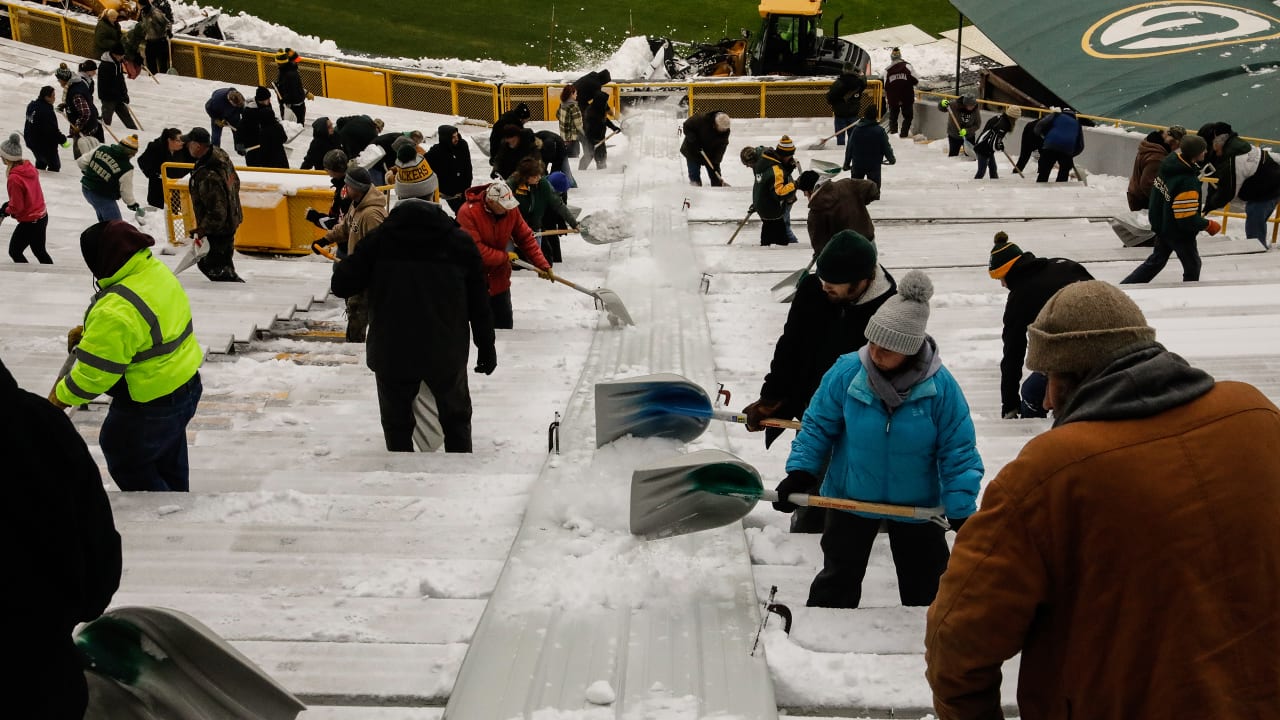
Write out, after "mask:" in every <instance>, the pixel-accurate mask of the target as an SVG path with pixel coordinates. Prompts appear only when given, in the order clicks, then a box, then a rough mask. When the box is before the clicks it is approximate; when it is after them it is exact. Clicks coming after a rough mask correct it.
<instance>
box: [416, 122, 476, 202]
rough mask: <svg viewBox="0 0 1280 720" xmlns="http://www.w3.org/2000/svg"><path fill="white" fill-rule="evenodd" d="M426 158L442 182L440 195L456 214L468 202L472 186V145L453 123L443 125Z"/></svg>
mask: <svg viewBox="0 0 1280 720" xmlns="http://www.w3.org/2000/svg"><path fill="white" fill-rule="evenodd" d="M427 162H428V163H429V164H430V165H431V169H432V170H434V171H435V173H436V177H438V178H439V182H440V195H441V197H443V198H444V201H445V202H446V203H448V204H449V209H450V210H452V211H453V214H454V215H457V214H458V211H459V210H461V209H462V204H463V203H464V202H466V197H465V193H466V192H467V188H469V187H471V176H472V171H471V147H470V146H469V145H468V144H467V141H466V140H464V139H462V133H460V132H458V128H456V127H454V126H453V125H441V126H440V128H439V129H438V130H437V131H436V144H435V145H432V146H431V147H430V148H429V149H428V150H427Z"/></svg>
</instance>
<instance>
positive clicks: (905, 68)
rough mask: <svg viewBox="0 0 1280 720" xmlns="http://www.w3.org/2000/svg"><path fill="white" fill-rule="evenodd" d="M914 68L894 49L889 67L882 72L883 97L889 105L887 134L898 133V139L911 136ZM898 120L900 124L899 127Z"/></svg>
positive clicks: (914, 101)
mask: <svg viewBox="0 0 1280 720" xmlns="http://www.w3.org/2000/svg"><path fill="white" fill-rule="evenodd" d="M918 84H920V78H918V77H916V70H915V68H913V67H911V63H909V62H907V61H906V60H903V59H902V51H901V50H899V49H898V48H894V49H893V50H892V51H891V52H890V53H889V67H887V68H885V71H884V95H885V99H886V100H887V101H888V104H889V132H890V133H896V132H899V128H901V134H900V135H899V137H907V136H909V135H910V134H911V121H912V120H914V119H915V107H916V85H918ZM899 118H901V120H902V122H901V125H899V122H898V120H899Z"/></svg>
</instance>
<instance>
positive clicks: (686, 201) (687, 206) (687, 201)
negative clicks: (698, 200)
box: [680, 198, 692, 210]
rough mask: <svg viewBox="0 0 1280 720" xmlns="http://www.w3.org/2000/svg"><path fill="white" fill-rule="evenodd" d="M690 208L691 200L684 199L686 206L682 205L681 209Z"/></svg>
mask: <svg viewBox="0 0 1280 720" xmlns="http://www.w3.org/2000/svg"><path fill="white" fill-rule="evenodd" d="M690 207H692V205H691V204H690V203H689V198H685V199H684V205H682V206H681V208H680V209H681V210H688V209H689V208H690Z"/></svg>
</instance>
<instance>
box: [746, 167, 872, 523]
mask: <svg viewBox="0 0 1280 720" xmlns="http://www.w3.org/2000/svg"><path fill="white" fill-rule="evenodd" d="M846 182H867V183H868V184H870V183H869V181H866V180H860V181H846ZM817 269H818V272H817V273H816V274H812V275H806V276H805V277H804V279H803V280H801V281H800V285H799V287H797V288H796V296H795V299H794V300H793V301H792V302H791V309H790V311H789V312H788V313H787V323H786V325H785V326H784V327H783V330H782V335H781V337H779V338H778V342H777V345H776V346H775V347H774V350H773V360H772V362H771V363H770V364H769V373H768V374H767V375H765V376H764V384H763V385H762V386H761V387H760V399H759V400H756V401H755V402H753V403H751V404H750V405H748V406H746V407H745V408H743V410H742V412H743V414H744V415H746V416H747V430H749V431H751V432H759V431H761V430H764V433H765V435H764V442H765V447H768V446H769V445H771V444H772V443H773V441H774V440H777V439H778V437H779V436H780V435H781V434H782V432H783V431H782V430H780V429H778V428H767V429H766V428H765V427H764V426H763V425H761V421H763V420H765V419H767V418H775V419H782V420H791V419H794V418H798V417H800V416H801V415H802V414H804V410H805V408H806V407H808V406H809V402H810V400H812V399H813V393H814V391H816V390H817V389H818V385H819V384H820V383H821V382H822V376H823V375H824V374H825V373H826V372H827V370H829V369H830V368H831V366H832V365H834V364H835V362H836V360H837V359H838V358H839V357H840V356H841V355H844V354H845V353H850V352H854V351H855V350H857V349H858V348H860V347H862V346H863V345H865V344H866V343H867V338H866V331H867V323H868V322H869V321H870V320H871V316H872V315H874V314H875V312H876V311H877V310H879V309H880V306H881V305H884V303H885V301H887V300H888V299H889V298H890V297H893V293H894V289H895V285H894V282H893V277H892V276H890V275H889V273H888V272H887V271H886V270H885V269H884V267H883V266H882V265H880V264H879V262H877V255H876V246H875V245H874V244H873V243H872V242H871V241H870V240H868V239H867V238H866V237H864V236H863V235H861V234H859V233H857V232H855V231H853V230H842V231H840V232H838V233H836V234H835V235H834V236H832V238H831V239H830V240H828V241H826V244H825V246H824V247H823V249H822V252H821V253H820V254H819V255H818V260H817ZM810 489H813V490H816V489H817V479H816V477H815V479H814V482H813V485H812V487H811V488H810ZM824 513H825V511H824V510H822V509H818V508H805V509H803V510H801V511H799V512H797V513H796V514H795V515H794V516H792V520H791V531H792V532H809V533H817V532H822V527H823V522H824V521H823V514H824Z"/></svg>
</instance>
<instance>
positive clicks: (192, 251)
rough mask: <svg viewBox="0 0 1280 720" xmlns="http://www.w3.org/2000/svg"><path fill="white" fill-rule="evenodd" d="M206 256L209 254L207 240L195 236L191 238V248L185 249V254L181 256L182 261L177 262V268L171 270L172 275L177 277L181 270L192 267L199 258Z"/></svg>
mask: <svg viewBox="0 0 1280 720" xmlns="http://www.w3.org/2000/svg"><path fill="white" fill-rule="evenodd" d="M208 254H209V239H208V238H206V237H205V236H203V235H197V236H196V237H193V238H191V246H190V247H189V248H187V254H186V255H183V256H182V259H181V260H179V261H178V266H177V267H175V268H174V269H173V274H174V275H177V274H178V273H180V272H182V271H183V270H186V269H187V268H189V267H191V266H192V265H195V264H196V263H197V262H199V261H200V258H203V257H204V256H205V255H208Z"/></svg>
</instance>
